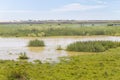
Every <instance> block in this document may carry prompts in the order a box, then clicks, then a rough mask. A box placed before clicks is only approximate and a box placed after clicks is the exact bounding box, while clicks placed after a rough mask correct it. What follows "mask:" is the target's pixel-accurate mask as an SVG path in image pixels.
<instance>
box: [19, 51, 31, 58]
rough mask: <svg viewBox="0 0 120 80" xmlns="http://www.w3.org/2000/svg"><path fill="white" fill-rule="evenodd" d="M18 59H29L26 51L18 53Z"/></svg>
mask: <svg viewBox="0 0 120 80" xmlns="http://www.w3.org/2000/svg"><path fill="white" fill-rule="evenodd" d="M18 59H29V57H27V55H26V53H25V52H24V53H20V55H19V58H18Z"/></svg>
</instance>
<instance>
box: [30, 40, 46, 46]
mask: <svg viewBox="0 0 120 80" xmlns="http://www.w3.org/2000/svg"><path fill="white" fill-rule="evenodd" d="M28 46H29V47H44V46H45V44H44V41H42V40H37V39H36V40H31V41H29V44H28Z"/></svg>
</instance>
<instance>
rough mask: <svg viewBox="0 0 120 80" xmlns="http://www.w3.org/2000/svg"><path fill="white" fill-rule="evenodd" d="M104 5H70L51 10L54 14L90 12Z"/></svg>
mask: <svg viewBox="0 0 120 80" xmlns="http://www.w3.org/2000/svg"><path fill="white" fill-rule="evenodd" d="M104 7H105V6H104V5H81V4H79V3H72V4H68V5H64V6H62V7H60V8H57V9H53V10H52V11H54V12H67V11H81V10H82V11H83V10H92V9H98V8H104Z"/></svg>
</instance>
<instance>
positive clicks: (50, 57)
mask: <svg viewBox="0 0 120 80" xmlns="http://www.w3.org/2000/svg"><path fill="white" fill-rule="evenodd" d="M31 39H34V38H0V59H3V60H18V59H17V58H18V56H19V54H20V53H21V52H26V54H27V56H28V57H29V61H33V60H41V61H42V62H44V61H51V62H58V61H59V57H64V56H69V52H67V51H65V50H56V48H57V46H59V45H60V46H61V47H62V48H63V49H65V48H66V46H67V45H68V44H70V43H73V42H75V41H94V40H111V41H120V37H114V36H98V37H97V36H96V37H95V36H94V37H92V36H91V37H46V38H37V39H40V40H43V41H44V42H45V47H27V45H28V42H29V40H31Z"/></svg>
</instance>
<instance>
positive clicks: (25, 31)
mask: <svg viewBox="0 0 120 80" xmlns="http://www.w3.org/2000/svg"><path fill="white" fill-rule="evenodd" d="M91 35H112V36H119V35H120V26H81V25H80V24H61V25H59V24H0V36H3V37H45V36H91Z"/></svg>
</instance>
